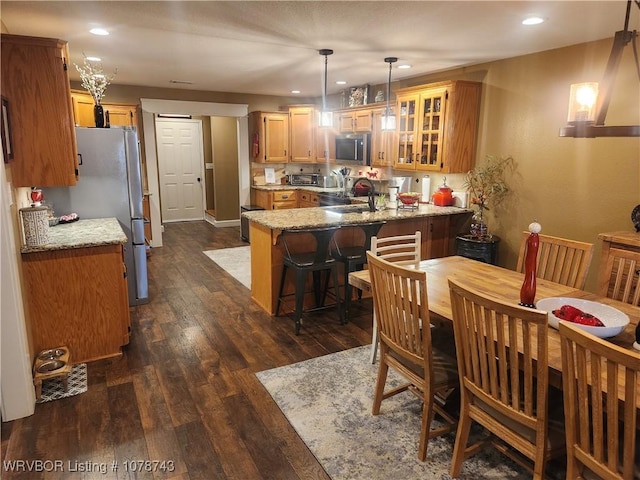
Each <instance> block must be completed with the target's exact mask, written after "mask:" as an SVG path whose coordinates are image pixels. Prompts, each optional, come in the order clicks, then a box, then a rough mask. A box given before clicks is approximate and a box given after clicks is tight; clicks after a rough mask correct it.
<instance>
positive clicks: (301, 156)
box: [289, 107, 316, 163]
mask: <svg viewBox="0 0 640 480" xmlns="http://www.w3.org/2000/svg"><path fill="white" fill-rule="evenodd" d="M315 114H316V113H315V109H314V108H313V107H290V108H289V142H290V145H289V151H290V156H289V161H290V162H292V163H315V161H316V151H315V143H314V139H315V135H314V130H315Z"/></svg>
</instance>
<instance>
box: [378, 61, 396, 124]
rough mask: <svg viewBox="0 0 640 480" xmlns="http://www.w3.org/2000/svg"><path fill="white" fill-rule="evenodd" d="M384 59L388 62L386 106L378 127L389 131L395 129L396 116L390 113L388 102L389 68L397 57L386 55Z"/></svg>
mask: <svg viewBox="0 0 640 480" xmlns="http://www.w3.org/2000/svg"><path fill="white" fill-rule="evenodd" d="M384 61H385V62H386V63H388V64H389V81H388V82H387V108H386V110H385V112H384V115H382V117H380V118H381V120H382V125H380V127H381V128H382V130H383V131H389V130H395V129H396V116H395V115H393V114H392V113H391V107H390V105H389V102H390V100H391V68H392V66H393V64H394V63H396V62H397V61H398V59H397V58H396V57H387V58H385V59H384Z"/></svg>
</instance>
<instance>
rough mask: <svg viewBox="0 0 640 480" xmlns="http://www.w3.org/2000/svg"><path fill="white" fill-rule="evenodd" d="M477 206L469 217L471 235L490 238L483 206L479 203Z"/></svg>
mask: <svg viewBox="0 0 640 480" xmlns="http://www.w3.org/2000/svg"><path fill="white" fill-rule="evenodd" d="M479 207H480V208H479V209H478V210H477V211H476V212H475V213H474V214H473V217H471V235H472V236H473V237H474V238H479V239H484V238H491V234H490V233H489V228H488V227H487V223H486V222H485V219H484V208H483V207H482V206H481V205H480V206H479Z"/></svg>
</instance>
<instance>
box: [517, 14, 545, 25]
mask: <svg viewBox="0 0 640 480" xmlns="http://www.w3.org/2000/svg"><path fill="white" fill-rule="evenodd" d="M543 22H544V18H541V17H536V16H531V17H527V18H525V19H524V20H523V21H522V24H523V25H539V24H541V23H543Z"/></svg>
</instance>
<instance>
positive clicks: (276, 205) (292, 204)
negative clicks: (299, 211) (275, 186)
mask: <svg viewBox="0 0 640 480" xmlns="http://www.w3.org/2000/svg"><path fill="white" fill-rule="evenodd" d="M271 196H272V199H273V200H272V204H271V208H272V209H273V210H282V209H285V208H297V207H298V197H297V195H296V191H295V190H278V191H275V192H271Z"/></svg>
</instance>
